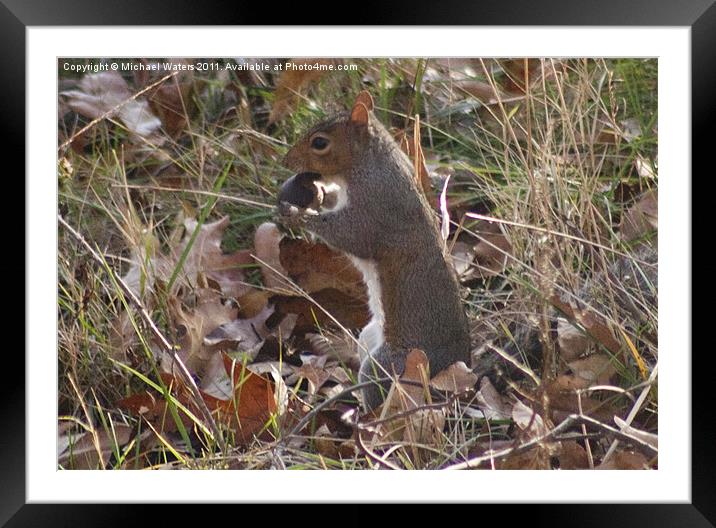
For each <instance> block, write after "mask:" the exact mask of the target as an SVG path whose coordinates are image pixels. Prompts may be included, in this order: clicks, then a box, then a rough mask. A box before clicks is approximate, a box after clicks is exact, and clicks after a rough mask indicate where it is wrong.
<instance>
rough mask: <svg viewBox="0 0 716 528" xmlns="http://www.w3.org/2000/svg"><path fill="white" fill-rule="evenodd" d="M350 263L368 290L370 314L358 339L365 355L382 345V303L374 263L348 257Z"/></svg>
mask: <svg viewBox="0 0 716 528" xmlns="http://www.w3.org/2000/svg"><path fill="white" fill-rule="evenodd" d="M350 258H351V261H352V262H353V264H354V265H355V267H356V268H358V269H359V270H360V272H361V273H362V274H363V281H364V282H365V284H366V286H367V288H368V308H369V309H370V313H371V316H372V318H371V320H370V322H369V323H368V324H367V325H366V326H365V327H364V328H363V330H362V331H361V333H360V336H359V338H358V341H359V342H360V344H361V345H362V346H363V347H364V348H365V351H366V352H367V353H371V352H373V351H374V350H376V349H377V348H379V347H380V346H382V345H383V341H384V336H383V319H384V315H383V303H382V302H381V289H380V280H379V277H378V268H377V266H376V265H375V262H373V261H372V260H368V259H362V258H358V257H354V256H352V255H350Z"/></svg>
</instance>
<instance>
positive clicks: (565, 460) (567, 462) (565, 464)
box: [559, 440, 589, 469]
mask: <svg viewBox="0 0 716 528" xmlns="http://www.w3.org/2000/svg"><path fill="white" fill-rule="evenodd" d="M561 444H562V449H561V451H560V453H559V469H589V458H588V456H587V451H586V450H585V449H584V448H583V447H582V446H581V445H579V444H578V443H577V442H576V440H566V441H562V442H561Z"/></svg>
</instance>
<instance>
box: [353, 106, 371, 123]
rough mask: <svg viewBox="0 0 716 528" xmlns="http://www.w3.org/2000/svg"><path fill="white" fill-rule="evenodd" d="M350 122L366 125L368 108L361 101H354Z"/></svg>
mask: <svg viewBox="0 0 716 528" xmlns="http://www.w3.org/2000/svg"><path fill="white" fill-rule="evenodd" d="M351 122H352V123H355V124H356V125H361V126H368V108H367V107H366V106H365V105H364V104H363V103H361V102H356V104H354V105H353V110H351Z"/></svg>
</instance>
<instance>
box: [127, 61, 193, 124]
mask: <svg viewBox="0 0 716 528" xmlns="http://www.w3.org/2000/svg"><path fill="white" fill-rule="evenodd" d="M142 61H143V62H145V63H147V64H148V61H146V60H144V59H142ZM190 62H191V61H190V60H189V59H181V58H173V59H172V63H175V64H176V63H181V64H189V63H190ZM155 64H157V66H158V67H159V70H158V71H159V72H160V75H159V77H162V76H164V75H166V74H167V73H170V72H169V71H168V70H166V69H165V68H164V67H163V66H162V65H161V64H159V63H155ZM137 72H138V73H140V74H147V73H148V71H147V70H137ZM135 79H136V81H137V82H136V85H137V86H146V85H149V84H150V83H151V82H154V81H155V80H157V79H151V78H150V77H149V76H148V75H145V76H141V75H137V74H135ZM193 87H194V72H193V71H192V70H184V71H181V72H180V73H178V74H177V75H175V76H174V77H172V78H171V79H168V80H167V81H165V82H163V83H162V84H160V85H159V86H157V87H155V88H152V89H151V90H149V91H148V92H147V94H146V97H147V100H148V101H149V105H150V106H151V108H152V110H153V111H154V114H155V115H157V116H159V119H161V121H162V124H163V127H164V130H165V131H166V132H167V133H168V134H169V135H170V136H171V137H176V136H177V135H179V134H180V133H181V132H182V131H183V130H184V129H185V128H186V125H187V119H188V117H189V115H190V114H191V113H192V112H193V110H194V109H195V107H196V105H195V104H194V99H193V98H192V97H191V91H192V89H193Z"/></svg>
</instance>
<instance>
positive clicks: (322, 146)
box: [311, 136, 331, 152]
mask: <svg viewBox="0 0 716 528" xmlns="http://www.w3.org/2000/svg"><path fill="white" fill-rule="evenodd" d="M330 143H331V142H330V141H329V140H328V138H326V137H323V136H316V137H315V138H313V139H312V140H311V148H312V149H313V150H315V151H318V152H322V151H324V150H326V149H327V148H328V145H330Z"/></svg>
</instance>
